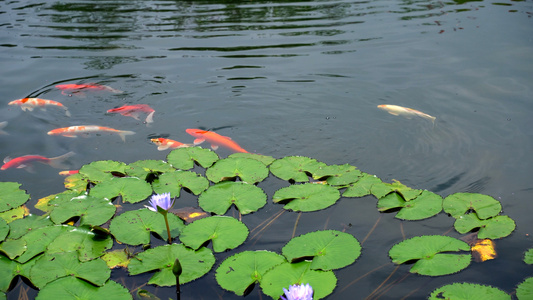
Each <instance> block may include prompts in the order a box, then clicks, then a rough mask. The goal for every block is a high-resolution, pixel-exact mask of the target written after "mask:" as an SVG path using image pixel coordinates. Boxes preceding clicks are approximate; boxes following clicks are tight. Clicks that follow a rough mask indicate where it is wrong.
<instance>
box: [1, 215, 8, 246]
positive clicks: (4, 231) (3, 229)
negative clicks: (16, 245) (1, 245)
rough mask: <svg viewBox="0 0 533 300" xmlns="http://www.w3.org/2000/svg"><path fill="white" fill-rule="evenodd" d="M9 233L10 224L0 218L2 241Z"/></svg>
mask: <svg viewBox="0 0 533 300" xmlns="http://www.w3.org/2000/svg"><path fill="white" fill-rule="evenodd" d="M8 233H9V225H7V222H6V221H5V220H4V219H0V241H3V240H4V239H5V238H6V237H7V235H8Z"/></svg>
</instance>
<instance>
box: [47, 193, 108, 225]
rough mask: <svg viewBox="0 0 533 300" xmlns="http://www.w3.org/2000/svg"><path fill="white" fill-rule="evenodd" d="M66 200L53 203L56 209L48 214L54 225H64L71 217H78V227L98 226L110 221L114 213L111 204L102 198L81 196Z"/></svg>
mask: <svg viewBox="0 0 533 300" xmlns="http://www.w3.org/2000/svg"><path fill="white" fill-rule="evenodd" d="M66 199H68V198H66ZM66 199H61V200H54V201H53V203H54V205H56V207H55V208H54V210H53V211H52V212H51V213H50V217H51V218H52V221H53V222H54V223H56V224H60V223H64V222H66V221H68V220H70V219H72V218H73V217H80V225H95V226H98V225H102V224H104V223H105V222H107V221H108V220H109V219H111V218H112V217H113V215H114V214H115V211H116V207H115V206H114V205H113V204H111V202H109V201H108V200H106V199H102V198H96V197H92V196H86V195H82V196H78V197H75V198H72V199H70V200H66Z"/></svg>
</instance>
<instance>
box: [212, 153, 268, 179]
mask: <svg viewBox="0 0 533 300" xmlns="http://www.w3.org/2000/svg"><path fill="white" fill-rule="evenodd" d="M205 176H206V177H207V178H208V179H209V180H211V181H213V182H215V183H217V182H220V181H223V180H227V179H228V178H235V177H239V178H240V179H241V180H242V181H244V182H247V183H251V184H253V183H257V182H260V181H263V180H264V179H265V178H267V176H268V168H267V167H266V166H265V165H264V164H263V163H262V162H260V161H257V160H255V159H251V158H224V159H221V160H219V161H217V162H216V163H215V164H214V165H213V166H212V167H211V168H209V169H207V170H206V172H205Z"/></svg>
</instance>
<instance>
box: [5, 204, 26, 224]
mask: <svg viewBox="0 0 533 300" xmlns="http://www.w3.org/2000/svg"><path fill="white" fill-rule="evenodd" d="M29 214H30V210H29V209H28V208H27V207H26V206H24V205H21V206H19V207H17V208H13V209H11V210H8V211H4V212H2V213H0V219H2V220H4V221H6V222H7V223H8V224H9V223H11V222H13V221H15V220H18V219H22V218H24V217H25V216H27V215H29Z"/></svg>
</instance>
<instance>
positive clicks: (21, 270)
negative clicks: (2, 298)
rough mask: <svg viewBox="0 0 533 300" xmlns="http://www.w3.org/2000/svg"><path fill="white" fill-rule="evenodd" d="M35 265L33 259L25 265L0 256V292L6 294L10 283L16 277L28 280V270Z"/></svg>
mask: <svg viewBox="0 0 533 300" xmlns="http://www.w3.org/2000/svg"><path fill="white" fill-rule="evenodd" d="M34 263H35V259H32V260H30V261H29V262H27V263H24V264H21V263H19V262H16V261H14V260H10V259H9V258H7V257H5V256H3V255H0V291H2V292H7V290H8V288H9V285H10V284H11V281H12V280H13V278H15V277H16V276H23V277H26V278H28V279H29V278H30V270H31V268H32V267H33V264H34Z"/></svg>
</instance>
